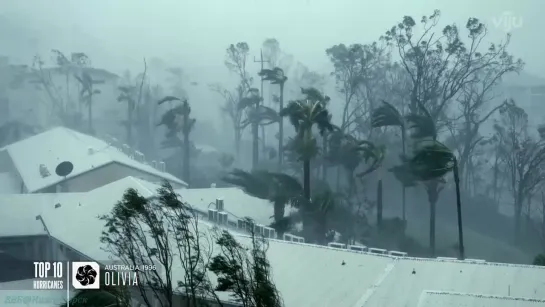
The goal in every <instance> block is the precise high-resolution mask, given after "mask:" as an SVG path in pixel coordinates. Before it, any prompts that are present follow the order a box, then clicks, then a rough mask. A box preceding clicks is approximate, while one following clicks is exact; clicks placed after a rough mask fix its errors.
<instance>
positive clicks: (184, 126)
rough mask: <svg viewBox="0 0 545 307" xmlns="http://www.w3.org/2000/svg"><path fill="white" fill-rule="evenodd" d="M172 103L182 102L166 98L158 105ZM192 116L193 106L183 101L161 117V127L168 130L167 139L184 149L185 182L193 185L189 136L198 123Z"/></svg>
mask: <svg viewBox="0 0 545 307" xmlns="http://www.w3.org/2000/svg"><path fill="white" fill-rule="evenodd" d="M170 101H180V98H178V97H174V96H166V97H164V98H163V99H161V100H159V101H158V102H157V104H159V105H160V104H163V103H165V102H170ZM190 115H191V106H190V105H189V102H188V101H187V99H185V100H183V101H182V103H181V104H180V105H177V106H175V107H173V108H171V109H170V110H168V111H167V112H166V113H165V114H163V116H162V117H161V122H160V123H159V125H164V126H165V127H166V128H167V133H166V139H167V140H174V143H175V144H180V145H181V147H182V149H183V180H184V181H185V182H186V183H187V184H188V185H191V174H190V171H191V165H190V157H191V140H190V139H189V136H190V134H191V131H192V130H193V127H194V126H195V122H196V121H197V120H196V119H194V118H191V117H190ZM179 133H181V134H182V139H181V140H180V138H179V137H178V134H179Z"/></svg>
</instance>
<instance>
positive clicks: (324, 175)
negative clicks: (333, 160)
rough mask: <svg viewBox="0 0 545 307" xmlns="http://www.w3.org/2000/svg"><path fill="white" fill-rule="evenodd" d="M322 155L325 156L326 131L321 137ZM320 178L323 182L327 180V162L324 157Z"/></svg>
mask: <svg viewBox="0 0 545 307" xmlns="http://www.w3.org/2000/svg"><path fill="white" fill-rule="evenodd" d="M322 148H323V150H322V156H323V157H325V156H327V150H328V148H327V133H324V136H323V137H322ZM322 180H323V181H324V182H326V183H327V182H328V181H327V162H326V161H325V159H322Z"/></svg>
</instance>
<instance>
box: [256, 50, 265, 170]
mask: <svg viewBox="0 0 545 307" xmlns="http://www.w3.org/2000/svg"><path fill="white" fill-rule="evenodd" d="M254 63H260V64H261V70H260V72H261V71H263V68H264V67H263V64H264V63H269V61H268V60H263V49H261V50H260V58H259V60H257V59H256V58H255V56H254ZM259 96H260V98H261V101H263V77H261V89H260V92H259ZM255 107H256V109H257V108H259V102H258V103H257V104H256V106H255ZM253 130H254V131H253V133H254V134H255V135H254V138H256V139H257V142H254V144H253V149H252V153H253V159H252V161H253V168H256V167H257V162H258V160H259V140H258V138H259V125H258V124H255V126H254V128H253ZM261 141H262V142H263V145H265V127H261Z"/></svg>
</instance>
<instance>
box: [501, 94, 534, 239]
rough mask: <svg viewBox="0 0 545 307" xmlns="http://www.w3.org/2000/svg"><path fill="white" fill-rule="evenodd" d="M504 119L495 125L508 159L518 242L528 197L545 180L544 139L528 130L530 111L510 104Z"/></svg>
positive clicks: (504, 154) (503, 112)
mask: <svg viewBox="0 0 545 307" xmlns="http://www.w3.org/2000/svg"><path fill="white" fill-rule="evenodd" d="M500 114H501V122H500V125H496V131H497V134H498V137H499V138H500V139H501V144H502V145H501V147H500V148H499V152H500V154H501V155H502V156H503V157H504V159H505V164H506V166H507V170H508V176H509V183H510V190H511V193H512V196H513V201H514V203H513V205H514V213H515V242H516V243H518V240H519V239H520V230H521V220H522V213H523V208H524V204H525V200H528V197H529V196H530V195H532V194H533V193H534V192H535V189H536V187H537V186H538V185H539V184H540V183H542V182H543V181H545V168H544V167H545V165H544V163H545V142H543V141H542V140H535V139H534V138H532V137H531V136H530V134H529V133H528V114H526V112H525V111H524V110H523V109H522V108H520V107H518V106H517V105H515V104H514V103H512V102H511V103H509V104H506V105H505V106H503V107H502V108H501V109H500Z"/></svg>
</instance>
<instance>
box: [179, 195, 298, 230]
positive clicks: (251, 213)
mask: <svg viewBox="0 0 545 307" xmlns="http://www.w3.org/2000/svg"><path fill="white" fill-rule="evenodd" d="M176 192H177V193H178V194H180V196H181V197H182V199H183V201H185V202H187V203H189V204H190V205H191V206H192V207H193V208H195V209H197V210H199V211H202V212H205V213H206V212H207V211H208V209H209V208H211V209H214V208H215V203H216V199H218V198H220V199H223V206H224V211H225V212H227V213H229V219H230V220H233V219H242V218H245V217H250V218H252V219H253V220H254V221H255V222H256V223H258V224H262V225H269V224H271V223H272V222H273V218H272V216H273V214H274V208H273V205H272V204H271V202H269V201H267V200H263V199H259V198H256V197H253V196H251V195H248V194H246V193H245V192H244V191H243V190H241V189H239V188H205V189H178V190H176ZM289 212H290V208H286V214H288V213H289Z"/></svg>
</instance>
